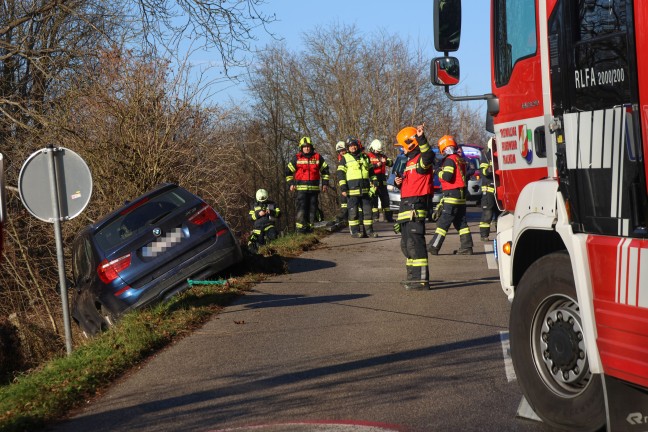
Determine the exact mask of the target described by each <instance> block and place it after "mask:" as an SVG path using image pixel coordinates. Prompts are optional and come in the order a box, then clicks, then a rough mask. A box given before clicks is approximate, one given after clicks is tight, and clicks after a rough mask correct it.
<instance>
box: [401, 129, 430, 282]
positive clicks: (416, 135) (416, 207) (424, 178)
mask: <svg viewBox="0 0 648 432" xmlns="http://www.w3.org/2000/svg"><path fill="white" fill-rule="evenodd" d="M424 128H425V125H424V124H422V125H420V126H418V127H416V128H415V127H406V128H403V129H401V131H400V132H398V135H397V136H396V141H397V144H395V145H397V146H400V147H402V148H403V151H404V152H405V155H406V156H407V162H406V163H405V171H404V172H403V174H402V177H401V176H396V179H395V180H394V183H395V184H396V186H397V187H398V188H400V191H401V203H400V209H399V211H398V217H397V218H396V224H395V225H394V230H395V231H397V232H400V233H401V250H402V251H403V254H404V255H405V258H407V260H406V261H405V268H406V269H407V279H406V280H404V281H403V282H402V283H403V285H404V286H405V288H406V289H410V290H427V289H429V288H430V270H429V268H428V254H427V251H426V250H425V219H426V218H427V208H428V205H427V203H428V196H429V195H430V194H431V193H432V188H433V186H432V175H433V173H434V161H435V156H434V152H433V151H432V149H431V148H430V145H429V144H428V141H427V138H425V133H424Z"/></svg>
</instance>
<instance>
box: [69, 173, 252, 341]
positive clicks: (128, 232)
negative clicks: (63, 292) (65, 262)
mask: <svg viewBox="0 0 648 432" xmlns="http://www.w3.org/2000/svg"><path fill="white" fill-rule="evenodd" d="M241 260H242V253H241V248H240V245H239V243H238V240H237V239H236V238H235V236H234V235H233V234H232V231H231V230H230V228H229V226H228V225H227V223H226V222H225V221H224V220H223V219H222V218H221V217H220V216H219V214H218V213H217V212H216V211H215V210H214V209H213V208H212V207H210V206H209V205H208V204H207V203H205V202H204V201H203V200H202V199H200V198H199V197H197V196H196V195H194V194H192V193H190V192H189V191H187V190H186V189H183V188H182V187H180V186H178V185H175V184H163V185H160V186H158V187H156V188H155V189H153V190H151V191H150V192H148V193H146V194H144V195H142V196H140V197H138V198H136V199H135V200H133V201H131V202H129V203H127V204H126V205H124V206H123V207H121V208H119V209H117V210H116V211H114V212H113V213H111V214H109V215H108V216H106V217H104V218H103V219H101V220H100V221H98V222H96V223H94V224H92V225H88V226H87V227H85V228H84V229H83V230H81V231H80V232H79V233H78V234H77V236H76V238H75V240H74V242H73V246H72V270H73V278H74V280H73V286H74V287H75V288H76V293H75V294H76V295H75V298H74V300H73V308H72V317H73V319H74V321H75V322H76V323H77V324H78V325H79V327H80V328H81V330H82V331H83V332H84V334H86V335H94V334H96V333H98V332H100V331H102V330H104V329H105V328H107V327H108V326H110V325H112V324H113V323H114V322H115V320H116V319H118V318H119V317H120V316H121V315H123V314H124V313H126V312H128V311H130V310H133V309H138V308H141V307H144V306H147V305H150V304H153V303H155V302H158V301H162V300H165V299H168V298H169V297H171V296H173V295H174V294H177V293H179V292H182V291H184V290H186V289H188V288H189V284H188V282H187V280H188V279H194V280H195V279H203V278H206V277H209V276H211V275H213V274H215V273H218V272H220V271H222V270H224V269H226V268H227V267H229V266H231V265H233V264H236V263H238V262H239V261H241Z"/></svg>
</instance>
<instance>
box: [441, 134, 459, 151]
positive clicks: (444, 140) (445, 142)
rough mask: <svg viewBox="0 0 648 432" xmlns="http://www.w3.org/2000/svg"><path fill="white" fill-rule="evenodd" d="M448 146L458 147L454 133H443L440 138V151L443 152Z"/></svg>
mask: <svg viewBox="0 0 648 432" xmlns="http://www.w3.org/2000/svg"><path fill="white" fill-rule="evenodd" d="M448 147H454V148H455V149H456V148H457V143H456V142H455V140H454V137H453V136H452V135H443V136H442V137H441V138H439V153H441V154H443V151H444V150H445V149H446V148H448Z"/></svg>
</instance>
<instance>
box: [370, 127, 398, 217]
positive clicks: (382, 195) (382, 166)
mask: <svg viewBox="0 0 648 432" xmlns="http://www.w3.org/2000/svg"><path fill="white" fill-rule="evenodd" d="M367 156H369V161H370V162H371V165H372V167H373V172H374V174H375V175H376V178H377V181H378V186H377V187H376V190H375V192H374V194H373V197H372V199H371V214H372V216H373V220H374V222H378V220H379V214H378V213H379V211H380V210H382V211H383V213H384V215H385V221H387V222H393V221H394V218H393V217H392V211H391V209H390V208H389V192H387V167H390V166H392V165H394V162H393V161H392V160H391V159H390V158H388V157H387V156H385V154H384V153H383V145H382V142H381V141H380V140H377V139H375V140H373V141H371V144H369V153H368V154H367ZM378 200H380V207H381V209H379V208H378Z"/></svg>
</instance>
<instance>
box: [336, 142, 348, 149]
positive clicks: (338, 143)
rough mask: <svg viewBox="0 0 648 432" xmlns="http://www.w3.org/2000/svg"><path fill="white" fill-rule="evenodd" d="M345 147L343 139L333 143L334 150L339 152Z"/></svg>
mask: <svg viewBox="0 0 648 432" xmlns="http://www.w3.org/2000/svg"><path fill="white" fill-rule="evenodd" d="M345 149H346V144H344V141H338V142H337V144H335V151H336V152H339V151H340V150H345Z"/></svg>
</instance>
